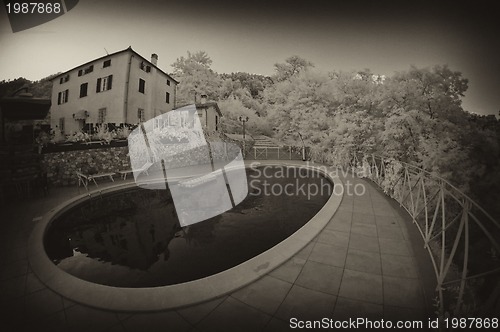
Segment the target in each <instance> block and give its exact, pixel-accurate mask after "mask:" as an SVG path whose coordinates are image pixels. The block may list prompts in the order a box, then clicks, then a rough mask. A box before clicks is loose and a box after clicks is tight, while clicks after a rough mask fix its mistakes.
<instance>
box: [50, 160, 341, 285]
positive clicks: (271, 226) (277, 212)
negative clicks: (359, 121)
mask: <svg viewBox="0 0 500 332" xmlns="http://www.w3.org/2000/svg"><path fill="white" fill-rule="evenodd" d="M247 183H248V195H247V197H246V198H245V199H244V200H243V201H242V202H241V203H240V204H238V205H237V206H236V207H234V208H233V209H231V210H229V211H226V212H225V213H222V214H220V215H218V216H216V217H213V218H211V219H208V220H205V221H202V222H199V223H196V224H193V225H190V226H188V227H183V228H181V227H180V225H179V221H178V218H177V216H176V213H175V208H174V204H173V200H172V197H171V195H170V192H169V191H168V190H148V189H143V188H138V187H132V188H127V189H122V190H119V191H115V192H111V193H107V194H104V195H102V196H100V195H94V196H93V197H92V198H90V199H88V200H86V201H84V202H82V203H79V204H77V205H75V206H73V207H71V208H70V209H69V210H67V211H64V213H62V214H61V215H59V216H57V218H55V219H54V220H52V222H51V223H50V224H49V226H48V228H47V230H46V232H45V236H44V247H45V251H46V253H47V255H48V256H49V258H50V259H51V260H52V262H53V263H54V264H56V265H57V266H58V267H59V268H60V269H62V270H64V271H66V272H67V273H69V274H71V275H73V276H75V277H77V278H79V279H83V280H86V281H89V282H92V283H96V284H101V285H108V286H115V287H125V288H144V287H159V286H167V285H174V284H179V283H184V282H189V281H192V280H196V279H200V278H204V277H207V276H211V275H214V274H216V273H219V272H221V271H225V270H227V269H230V268H232V267H234V266H237V265H238V264H241V263H243V262H245V261H247V260H249V259H251V258H252V257H255V256H257V255H259V254H260V253H262V252H264V251H266V250H268V249H270V248H272V247H273V246H275V245H277V244H278V243H280V242H281V241H283V240H285V239H286V238H288V237H289V236H290V235H292V234H293V233H294V232H296V231H297V230H298V229H300V228H301V227H302V226H304V225H305V224H306V223H307V222H308V221H309V220H310V219H311V218H312V217H313V216H314V215H315V214H316V213H317V212H318V211H319V210H320V209H321V208H322V207H323V205H324V204H325V203H326V202H327V200H328V199H329V197H330V194H331V193H332V192H333V185H332V183H331V182H330V180H328V179H327V178H325V177H324V176H323V175H321V174H320V172H318V171H315V170H311V169H305V168H295V167H293V168H289V167H283V166H274V167H270V166H266V168H265V169H264V168H250V169H247Z"/></svg>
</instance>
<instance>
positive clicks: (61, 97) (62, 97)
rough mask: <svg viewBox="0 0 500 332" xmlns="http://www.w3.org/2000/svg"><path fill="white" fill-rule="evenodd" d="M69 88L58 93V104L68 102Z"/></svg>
mask: <svg viewBox="0 0 500 332" xmlns="http://www.w3.org/2000/svg"><path fill="white" fill-rule="evenodd" d="M68 94H69V90H67V89H66V90H64V91H61V92H59V93H58V94H57V105H61V104H64V103H67V102H68Z"/></svg>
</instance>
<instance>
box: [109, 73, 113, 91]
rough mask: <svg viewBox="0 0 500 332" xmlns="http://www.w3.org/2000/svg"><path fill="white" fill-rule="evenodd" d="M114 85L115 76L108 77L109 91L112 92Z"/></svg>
mask: <svg viewBox="0 0 500 332" xmlns="http://www.w3.org/2000/svg"><path fill="white" fill-rule="evenodd" d="M112 84H113V75H109V76H108V90H111V87H112Z"/></svg>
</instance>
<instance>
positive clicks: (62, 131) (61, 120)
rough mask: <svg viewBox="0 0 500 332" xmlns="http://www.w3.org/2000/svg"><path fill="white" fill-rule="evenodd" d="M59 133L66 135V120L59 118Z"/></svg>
mask: <svg viewBox="0 0 500 332" xmlns="http://www.w3.org/2000/svg"><path fill="white" fill-rule="evenodd" d="M59 131H60V132H61V133H62V134H64V118H59Z"/></svg>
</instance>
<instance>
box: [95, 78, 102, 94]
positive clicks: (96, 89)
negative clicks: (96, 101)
mask: <svg viewBox="0 0 500 332" xmlns="http://www.w3.org/2000/svg"><path fill="white" fill-rule="evenodd" d="M95 92H101V79H100V78H98V79H97V85H96V87H95Z"/></svg>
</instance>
